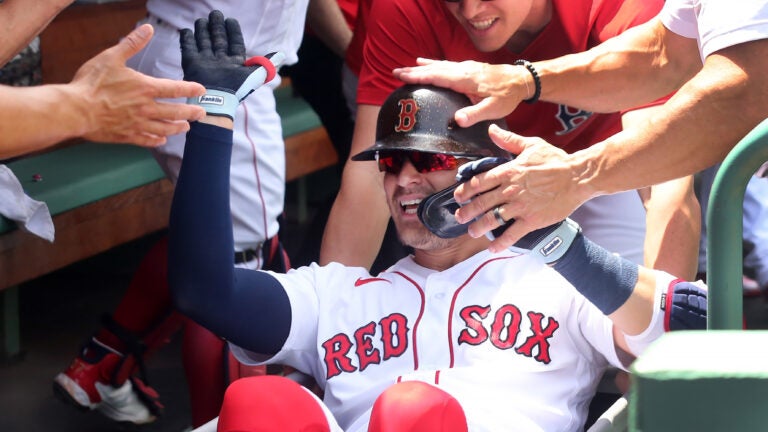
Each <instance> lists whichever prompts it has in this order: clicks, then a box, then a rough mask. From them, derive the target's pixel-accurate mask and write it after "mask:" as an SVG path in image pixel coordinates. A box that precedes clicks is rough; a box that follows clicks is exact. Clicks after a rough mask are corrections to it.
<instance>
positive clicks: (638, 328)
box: [169, 15, 706, 432]
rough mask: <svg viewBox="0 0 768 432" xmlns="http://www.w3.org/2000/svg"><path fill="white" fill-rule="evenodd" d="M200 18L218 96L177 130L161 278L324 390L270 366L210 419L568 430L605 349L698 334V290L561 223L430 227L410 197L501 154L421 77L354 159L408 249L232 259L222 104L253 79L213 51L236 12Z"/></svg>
mask: <svg viewBox="0 0 768 432" xmlns="http://www.w3.org/2000/svg"><path fill="white" fill-rule="evenodd" d="M206 24H207V25H208V27H204V26H202V25H196V27H195V30H196V33H195V34H193V33H192V31H191V30H188V29H187V30H183V31H182V33H181V40H182V53H183V54H182V55H183V64H184V65H185V67H184V72H185V79H187V80H195V81H198V82H200V83H201V84H203V85H204V86H205V87H206V88H207V89H209V92H210V93H211V95H212V96H216V97H221V98H223V100H224V105H227V106H232V108H230V109H222V108H221V106H220V105H213V104H207V103H205V102H204V100H209V98H206V99H201V101H203V102H201V105H202V106H203V107H204V108H205V109H206V111H207V112H208V113H209V116H207V117H206V118H205V119H203V120H202V121H200V122H196V123H194V124H192V126H191V130H190V132H189V133H188V134H187V144H186V149H185V155H184V161H183V166H182V170H181V173H180V176H179V181H178V183H177V188H176V192H175V196H174V202H173V208H172V211H171V222H170V235H169V283H170V285H171V290H172V293H173V296H174V299H175V302H176V304H177V307H179V309H180V310H182V311H183V312H184V313H186V314H188V315H189V316H190V317H192V318H193V319H195V320H197V321H198V322H199V323H200V324H202V325H204V326H206V327H208V328H210V329H211V330H212V331H214V332H215V333H217V334H221V335H225V336H226V338H227V339H228V340H229V341H230V343H231V344H232V349H233V350H234V352H235V353H236V355H237V357H238V358H239V359H241V361H243V362H247V363H253V364H262V363H282V364H288V365H290V366H293V367H295V368H297V369H299V370H301V371H303V372H305V373H308V374H311V375H312V376H313V377H314V378H315V379H316V380H317V382H318V384H319V385H320V386H321V387H322V389H323V390H324V397H323V400H322V402H321V401H320V400H319V399H317V398H316V397H314V396H313V395H312V394H311V393H310V392H309V391H305V390H303V389H302V388H300V387H299V386H298V385H297V384H295V383H294V382H292V381H289V380H287V379H285V378H282V377H276V376H269V377H252V378H246V379H242V380H239V381H238V382H236V383H235V384H233V386H232V387H230V390H229V391H228V396H227V397H226V399H225V405H224V406H223V408H222V412H221V416H220V420H219V424H218V430H219V431H246V430H347V431H364V430H370V431H386V430H396V431H401V432H402V431H416V430H419V431H423V430H444V431H460V430H464V431H466V430H474V431H501V430H525V431H531V430H546V431H550V430H579V429H580V428H582V427H583V424H584V421H585V416H586V409H587V405H588V403H589V400H590V398H591V397H592V395H593V394H594V392H595V389H596V385H597V382H598V380H599V378H600V376H601V373H602V372H603V370H604V369H605V368H606V367H607V366H608V365H609V364H612V365H614V366H617V367H623V366H624V364H623V363H622V362H621V361H620V360H619V357H618V354H617V352H618V351H619V350H621V351H626V352H628V353H631V354H634V355H637V354H639V353H641V352H642V351H643V349H644V348H645V347H646V346H647V345H648V344H649V343H651V342H652V341H654V340H655V339H656V338H658V337H659V335H661V334H662V333H663V332H664V330H665V325H669V326H671V327H672V328H676V327H678V326H683V327H694V328H695V327H698V328H703V326H704V322H705V318H704V316H703V313H704V312H705V309H704V310H702V309H701V308H702V307H703V308H705V304H706V301H705V300H706V296H705V294H706V293H705V291H704V289H703V288H702V287H700V286H698V285H695V284H691V283H688V282H681V281H679V280H678V279H676V278H675V277H673V276H671V275H669V274H666V273H664V272H661V271H657V270H650V269H647V268H644V267H640V266H638V265H636V264H634V263H631V262H630V261H627V260H626V259H623V258H621V257H619V256H616V255H613V254H610V253H608V252H607V251H606V250H605V249H603V248H601V247H599V246H597V245H595V244H594V243H592V242H590V241H589V240H587V239H586V238H585V237H584V236H583V235H582V234H581V232H580V230H579V228H578V225H576V224H575V223H573V222H570V221H563V222H561V223H558V224H555V225H553V226H551V227H547V228H546V229H544V230H543V231H540V232H537V233H535V234H533V235H530V236H526V238H525V239H523V240H522V241H521V242H519V243H518V244H516V251H512V250H506V251H504V252H502V253H497V254H493V253H491V252H489V251H488V250H487V246H488V244H489V242H490V240H489V239H487V238H471V237H469V236H468V235H467V234H466V226H465V227H464V231H463V232H462V230H460V229H455V230H454V229H451V230H450V235H446V236H437V235H435V234H433V233H432V232H431V231H430V230H428V229H427V228H426V227H425V225H424V224H423V223H422V219H423V218H425V215H424V214H423V213H424V211H425V209H424V208H423V207H422V206H421V204H422V203H424V202H427V201H431V198H430V197H432V196H433V195H434V194H438V195H437V196H438V197H440V196H445V194H441V192H442V191H445V190H450V189H451V188H453V187H455V182H456V180H455V179H456V176H457V172H458V171H459V167H460V166H462V165H464V164H465V163H467V162H470V161H474V162H472V163H471V164H469V165H468V166H467V168H464V169H463V170H462V171H461V175H460V178H461V179H462V180H465V179H467V178H471V176H472V175H473V174H474V173H475V172H479V171H482V169H485V168H487V166H486V165H485V163H484V161H487V160H488V159H482V160H481V159H480V158H486V157H510V155H508V154H506V153H505V152H503V151H502V150H500V149H499V148H498V147H497V146H495V145H494V144H493V143H492V142H491V141H490V139H489V137H488V135H487V128H488V126H489V122H484V123H482V124H479V125H476V126H474V127H471V128H467V129H462V128H458V127H457V126H456V125H455V123H454V122H453V115H454V113H455V111H456V109H458V108H460V107H463V106H466V105H468V104H469V100H468V99H466V98H465V97H463V96H460V95H458V94H456V93H453V92H451V91H448V90H444V89H437V88H434V87H417V86H406V87H403V88H400V89H397V90H396V91H395V92H393V93H392V94H391V95H390V96H389V97H388V98H387V100H385V101H384V103H383V105H382V110H381V115H380V116H379V117H378V124H377V141H376V143H375V145H373V146H372V147H370V148H368V149H366V150H364V151H363V152H361V153H358V154H357V155H355V156H354V157H353V159H354V160H375V161H376V165H377V166H378V167H379V169H380V170H381V171H382V172H383V173H384V181H383V183H384V191H385V196H386V199H387V204H388V206H389V208H390V212H391V215H392V218H393V220H394V222H395V225H396V227H397V230H398V233H399V235H400V238H401V240H402V241H403V242H404V243H405V244H407V245H409V246H411V247H413V248H414V254H413V255H411V256H408V257H406V258H404V259H402V260H400V261H399V262H397V263H396V264H394V265H393V266H392V267H391V268H389V269H388V270H387V271H385V272H382V273H380V274H378V275H372V274H370V273H369V272H368V271H367V270H365V269H364V268H362V267H347V266H344V265H341V264H338V263H332V264H329V265H326V266H319V265H316V264H313V265H311V266H308V267H302V268H298V269H294V270H291V271H289V272H288V273H287V274H279V273H273V272H266V271H259V270H250V269H241V268H236V267H233V266H232V262H231V259H229V257H228V254H227V252H228V251H229V250H230V249H231V247H232V241H233V240H232V231H231V218H230V210H229V209H230V206H229V202H228V201H229V196H228V194H227V193H226V192H227V191H228V188H229V185H228V182H229V178H230V176H229V165H230V152H231V151H232V130H231V129H232V127H233V124H234V123H233V121H232V118H233V117H234V118H235V119H236V114H235V109H234V107H233V105H234V104H236V101H237V100H239V99H240V98H242V97H243V95H247V94H248V92H249V90H250V86H252V85H255V84H258V83H259V82H261V81H262V80H263V79H264V77H265V76H268V75H269V74H268V73H267V72H265V71H263V68H254V67H248V66H242V65H241V64H240V63H237V62H234V61H232V60H230V59H228V58H227V57H226V56H224V55H222V53H224V52H227V50H230V51H235V52H236V51H237V50H238V47H239V46H240V45H239V43H238V42H239V41H241V40H242V39H241V38H240V37H239V31H238V27H237V25H236V21H234V20H227V21H224V20H223V19H222V17H221V16H220V15H211V18H210V19H209V20H208V21H207V22H206ZM225 29H226V30H225ZM211 47H214V48H213V49H211ZM267 66H268V65H267ZM351 163H360V162H351ZM437 203H438V204H437V205H438V207H441V206H449V204H450V200H444V201H442V202H441V201H440V200H439V199H438V200H437ZM663 299H665V300H663ZM267 329H269V331H266V330H267Z"/></svg>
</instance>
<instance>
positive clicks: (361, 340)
mask: <svg viewBox="0 0 768 432" xmlns="http://www.w3.org/2000/svg"><path fill="white" fill-rule="evenodd" d="M458 316H459V317H460V319H461V320H462V321H463V324H464V328H463V329H462V330H461V331H460V332H459V334H458V336H457V337H456V340H455V342H456V343H457V344H468V345H472V346H477V345H481V344H484V343H490V344H492V345H493V346H494V347H496V348H497V349H500V350H508V349H511V348H514V352H515V353H517V354H519V355H523V356H526V357H531V358H532V359H534V360H536V361H538V362H541V363H544V364H548V363H549V362H550V361H551V358H550V355H549V352H550V349H549V348H550V345H549V339H550V338H551V337H552V336H553V335H554V333H555V331H556V330H557V329H558V328H559V327H560V324H559V323H558V322H557V320H555V319H554V318H553V317H545V316H544V314H541V313H538V312H534V311H528V312H527V313H525V314H524V313H522V312H521V311H520V309H519V308H518V307H516V306H515V305H512V304H505V305H503V306H501V307H499V308H498V309H496V310H492V308H491V307H490V306H480V305H471V306H465V307H463V308H462V309H461V310H460V311H459V314H458ZM524 324H527V325H528V328H529V329H530V332H531V333H532V334H531V335H530V336H528V337H525V338H523V337H520V333H521V329H522V328H524V327H523V325H524ZM412 327H413V325H412V324H410V323H409V322H408V318H407V317H406V316H405V315H403V314H400V313H392V314H389V315H387V316H385V317H383V318H381V319H380V320H379V321H378V322H374V321H371V322H369V323H367V324H365V325H363V326H360V327H359V328H358V329H357V330H355V331H354V332H353V334H352V335H349V334H345V333H339V334H336V335H334V336H333V337H331V338H329V339H327V340H326V341H324V342H323V343H322V344H321V345H322V347H323V349H324V350H325V356H324V362H325V367H326V371H327V373H326V379H330V378H333V377H335V376H337V375H340V374H341V373H353V372H356V371H358V370H359V371H363V370H365V369H366V368H368V367H374V366H375V365H378V364H381V362H382V361H387V360H388V359H391V358H394V357H399V356H401V355H402V354H403V353H405V352H406V351H407V349H408V341H409V340H410V337H409V336H410V332H411V330H412ZM377 341H380V342H377ZM354 360H357V362H356V363H357V365H358V366H355V361H354ZM451 363H453V361H451ZM451 366H453V365H452V364H451ZM417 367H418V365H417Z"/></svg>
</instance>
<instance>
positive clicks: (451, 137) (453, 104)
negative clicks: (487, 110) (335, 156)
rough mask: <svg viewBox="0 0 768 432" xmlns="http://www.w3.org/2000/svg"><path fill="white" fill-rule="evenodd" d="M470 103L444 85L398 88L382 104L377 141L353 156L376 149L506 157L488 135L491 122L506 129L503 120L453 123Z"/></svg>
mask: <svg viewBox="0 0 768 432" xmlns="http://www.w3.org/2000/svg"><path fill="white" fill-rule="evenodd" d="M469 105H471V102H470V100H469V98H468V97H466V96H465V95H463V94H461V93H457V92H454V91H452V90H449V89H446V88H442V87H436V86H429V85H411V84H409V85H404V86H402V87H399V88H397V89H395V91H393V92H392V93H391V94H390V95H389V97H387V99H386V100H385V101H384V103H383V104H382V105H381V109H380V110H379V117H378V119H377V123H376V144H374V145H373V146H372V147H370V148H368V149H366V150H363V151H362V152H360V153H359V154H357V155H354V156H353V157H352V159H353V160H373V159H374V157H375V152H376V151H379V150H403V151H420V152H428V153H445V154H450V155H453V156H469V157H488V156H494V157H509V156H510V155H509V153H507V152H506V151H504V150H503V149H501V148H499V147H498V146H496V145H495V144H494V143H493V141H491V139H490V137H489V136H488V127H489V126H490V125H491V124H492V123H495V124H497V125H499V126H501V127H503V128H506V124H505V123H504V120H497V121H492V122H491V121H482V122H478V123H476V124H474V125H472V126H470V127H467V128H463V127H460V126H459V125H458V124H457V123H456V119H455V117H454V116H455V114H456V111H457V110H458V109H460V108H463V107H466V106H469Z"/></svg>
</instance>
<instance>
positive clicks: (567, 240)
mask: <svg viewBox="0 0 768 432" xmlns="http://www.w3.org/2000/svg"><path fill="white" fill-rule="evenodd" d="M504 229H506V226H505V227H504ZM580 232H581V227H579V224H577V223H576V222H574V221H572V220H570V219H565V220H563V221H560V222H558V223H555V224H552V225H550V226H548V227H544V228H541V229H538V230H536V231H533V232H531V233H528V234H526V235H525V236H524V237H523V238H521V239H520V240H518V241H517V243H515V244H514V245H512V246H510V248H509V249H510V250H512V251H514V252H519V253H530V254H532V255H533V256H535V257H536V258H537V259H540V260H542V261H544V263H545V264H547V265H554V264H555V263H557V262H558V261H560V259H561V258H562V257H563V256H564V255H565V254H566V253H567V252H568V250H569V249H570V247H571V244H572V243H573V241H574V240H575V239H576V236H577V235H578V234H579V233H580Z"/></svg>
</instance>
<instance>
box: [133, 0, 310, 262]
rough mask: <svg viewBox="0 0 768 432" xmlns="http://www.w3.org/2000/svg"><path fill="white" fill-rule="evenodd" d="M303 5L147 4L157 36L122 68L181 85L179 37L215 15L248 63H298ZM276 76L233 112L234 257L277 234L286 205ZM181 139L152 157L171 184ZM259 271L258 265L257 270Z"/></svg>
mask: <svg viewBox="0 0 768 432" xmlns="http://www.w3.org/2000/svg"><path fill="white" fill-rule="evenodd" d="M307 4H308V0H280V1H277V0H275V1H227V2H224V1H206V0H149V1H148V2H147V10H148V11H149V17H148V18H147V19H145V20H143V21H142V23H143V22H148V23H150V24H152V25H153V27H154V28H155V36H154V37H153V39H152V41H151V42H150V43H149V45H148V46H147V47H146V48H145V49H144V50H143V51H142V52H140V53H139V54H137V55H136V56H134V57H133V58H131V59H130V60H129V62H128V65H129V66H130V67H132V68H134V69H136V70H139V71H141V72H143V73H146V74H148V75H152V76H156V77H161V78H171V79H181V78H182V77H183V73H182V70H181V51H180V47H179V33H178V31H179V29H180V28H194V21H195V20H196V19H198V18H207V17H208V14H209V13H210V12H211V11H212V10H214V9H218V10H221V11H222V12H223V13H224V16H225V17H227V18H237V20H238V22H239V23H240V27H241V29H242V31H243V36H244V38H245V42H246V50H247V55H248V56H254V55H264V54H267V53H270V52H273V51H281V52H283V53H284V54H285V55H286V64H291V63H295V62H296V61H297V57H296V52H297V50H298V47H299V44H300V43H301V38H302V35H303V32H304V18H305V16H306V10H307ZM279 83H280V79H279V76H278V77H277V78H276V79H274V80H273V81H271V82H270V83H269V84H267V85H264V86H262V87H260V88H258V89H256V90H255V91H254V94H252V95H250V96H249V97H248V98H247V99H246V100H244V101H243V102H242V103H241V104H240V105H239V106H238V108H237V112H236V115H235V129H234V130H235V133H234V149H233V154H232V165H231V179H230V185H231V186H230V205H231V207H232V219H233V229H234V238H235V250H237V251H243V250H247V249H254V250H256V251H258V252H260V251H261V249H260V247H259V245H260V244H261V243H262V242H263V241H264V240H265V239H267V238H270V237H273V236H275V235H276V234H277V232H278V229H279V226H278V222H277V218H278V216H279V215H280V214H281V213H282V212H283V202H284V197H285V144H284V142H283V134H282V127H281V123H280V117H279V116H278V114H277V111H276V110H275V98H274V94H273V93H272V91H273V90H274V88H275V87H277V86H278V85H279ZM184 140H185V136H184V134H179V135H175V136H171V137H169V138H168V143H167V144H166V145H164V146H163V147H160V148H158V149H156V150H153V152H154V154H155V157H156V159H157V160H158V162H159V163H160V165H161V166H162V167H163V169H164V170H165V171H166V174H167V175H168V176H169V178H170V179H171V180H172V181H174V182H175V181H176V179H177V177H178V174H179V169H180V168H181V158H182V155H183V151H184ZM259 265H260V260H259V261H258V263H255V266H259Z"/></svg>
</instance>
